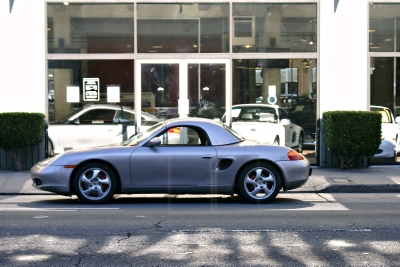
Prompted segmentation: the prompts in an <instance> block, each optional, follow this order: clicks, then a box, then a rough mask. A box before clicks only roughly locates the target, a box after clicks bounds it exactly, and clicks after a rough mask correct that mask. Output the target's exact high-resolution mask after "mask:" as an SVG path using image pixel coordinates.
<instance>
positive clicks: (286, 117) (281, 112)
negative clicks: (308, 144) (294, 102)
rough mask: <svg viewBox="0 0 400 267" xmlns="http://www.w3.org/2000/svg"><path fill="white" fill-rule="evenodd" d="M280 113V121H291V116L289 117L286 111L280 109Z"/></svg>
mask: <svg viewBox="0 0 400 267" xmlns="http://www.w3.org/2000/svg"><path fill="white" fill-rule="evenodd" d="M278 112H279V119H280V120H283V119H289V116H288V114H287V113H286V111H285V110H283V109H281V108H279V109H278Z"/></svg>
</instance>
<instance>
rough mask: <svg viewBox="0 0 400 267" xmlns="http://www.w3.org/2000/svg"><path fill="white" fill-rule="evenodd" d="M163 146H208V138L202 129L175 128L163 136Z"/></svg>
mask: <svg viewBox="0 0 400 267" xmlns="http://www.w3.org/2000/svg"><path fill="white" fill-rule="evenodd" d="M160 138H161V144H162V145H164V146H165V145H187V146H201V145H208V143H209V142H208V140H207V136H206V135H205V134H204V132H203V131H202V130H201V129H197V128H192V127H174V128H170V129H168V130H167V131H166V132H165V133H163V134H162V135H161V136H160Z"/></svg>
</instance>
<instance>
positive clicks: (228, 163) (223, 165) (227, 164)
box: [215, 159, 233, 171]
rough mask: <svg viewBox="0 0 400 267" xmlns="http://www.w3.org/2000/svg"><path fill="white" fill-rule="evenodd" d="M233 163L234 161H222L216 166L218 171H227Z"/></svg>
mask: <svg viewBox="0 0 400 267" xmlns="http://www.w3.org/2000/svg"><path fill="white" fill-rule="evenodd" d="M232 163H233V160H232V159H220V160H219V161H218V163H217V165H216V166H215V170H216V171H224V170H227V169H228V168H229V167H230V166H231V165H232Z"/></svg>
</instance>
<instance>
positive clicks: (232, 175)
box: [31, 118, 312, 203]
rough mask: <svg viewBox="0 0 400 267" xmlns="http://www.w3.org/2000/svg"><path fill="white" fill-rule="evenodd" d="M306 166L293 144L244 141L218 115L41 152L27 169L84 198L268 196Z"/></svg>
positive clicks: (44, 183) (41, 184) (51, 187)
mask: <svg viewBox="0 0 400 267" xmlns="http://www.w3.org/2000/svg"><path fill="white" fill-rule="evenodd" d="M177 133H178V134H179V140H180V141H179V143H177V142H176V134H177ZM171 135H172V136H173V138H172V140H173V141H172V142H171V141H170V136H171ZM311 172H312V169H311V168H310V163H309V161H308V160H307V159H306V158H304V156H302V155H301V154H299V153H298V152H296V151H294V150H293V149H290V148H287V147H283V146H276V145H268V144H260V143H258V142H257V141H253V140H246V139H245V138H244V137H242V136H241V135H240V134H238V133H236V132H235V131H234V130H232V129H231V128H230V127H229V126H227V125H225V124H223V123H221V122H217V121H213V120H209V119H203V118H178V119H171V120H167V121H163V122H160V123H158V124H156V125H154V126H152V127H151V128H149V129H148V130H147V131H145V132H142V133H139V134H136V135H134V136H132V137H131V138H130V139H128V140H127V141H125V142H123V143H121V144H119V145H117V144H114V145H107V146H103V147H92V148H84V149H77V150H69V151H66V152H65V153H62V154H60V155H57V156H54V157H52V158H48V159H45V160H43V161H41V162H39V163H37V164H36V165H35V166H33V167H32V168H31V178H32V181H33V186H34V187H35V188H37V189H41V190H44V191H50V192H54V193H57V194H61V195H67V196H71V195H76V196H77V197H78V198H79V199H80V200H81V201H82V202H84V203H104V202H108V201H110V200H111V199H112V198H113V196H114V195H115V194H149V193H163V194H209V193H212V194H226V195H232V196H233V195H234V194H238V195H239V196H241V197H242V198H243V199H245V200H247V201H249V202H252V203H267V202H270V201H271V200H273V199H274V198H275V197H276V196H277V194H278V192H279V191H280V190H281V189H284V190H290V189H294V188H297V187H300V186H302V185H303V184H304V183H305V182H306V181H307V180H308V178H309V176H310V175H311Z"/></svg>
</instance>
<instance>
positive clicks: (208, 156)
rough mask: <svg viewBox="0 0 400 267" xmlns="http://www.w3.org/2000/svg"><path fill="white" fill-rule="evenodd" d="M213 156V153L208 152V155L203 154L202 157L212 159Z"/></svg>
mask: <svg viewBox="0 0 400 267" xmlns="http://www.w3.org/2000/svg"><path fill="white" fill-rule="evenodd" d="M213 157H214V155H212V154H210V155H203V156H202V158H203V159H212V158H213Z"/></svg>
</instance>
